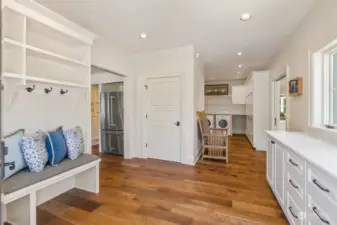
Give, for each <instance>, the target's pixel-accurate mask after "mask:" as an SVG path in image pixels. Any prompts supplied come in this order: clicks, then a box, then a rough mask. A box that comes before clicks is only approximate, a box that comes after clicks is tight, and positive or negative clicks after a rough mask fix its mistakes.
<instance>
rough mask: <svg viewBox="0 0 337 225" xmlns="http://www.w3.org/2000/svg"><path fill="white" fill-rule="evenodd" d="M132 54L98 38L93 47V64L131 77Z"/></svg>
mask: <svg viewBox="0 0 337 225" xmlns="http://www.w3.org/2000/svg"><path fill="white" fill-rule="evenodd" d="M129 58H130V52H129V51H128V50H127V49H126V48H123V47H121V46H120V45H117V44H116V43H113V42H111V41H108V40H106V39H103V38H101V37H97V38H96V39H95V42H94V45H93V47H92V64H93V65H95V66H97V67H101V68H104V69H107V70H110V71H113V72H115V73H118V74H123V75H129V74H130V73H129V71H130V66H129V65H130V64H129Z"/></svg>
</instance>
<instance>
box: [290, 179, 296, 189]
mask: <svg viewBox="0 0 337 225" xmlns="http://www.w3.org/2000/svg"><path fill="white" fill-rule="evenodd" d="M289 183H290V184H291V185H292V186H293V187H294V188H296V189H298V186H297V185H296V184H295V183H294V181H293V180H292V179H290V180H289Z"/></svg>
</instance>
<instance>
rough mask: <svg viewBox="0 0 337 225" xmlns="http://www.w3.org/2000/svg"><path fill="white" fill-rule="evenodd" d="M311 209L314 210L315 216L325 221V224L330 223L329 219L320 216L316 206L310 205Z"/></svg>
mask: <svg viewBox="0 0 337 225" xmlns="http://www.w3.org/2000/svg"><path fill="white" fill-rule="evenodd" d="M312 211H314V213H315V214H316V216H317V217H318V218H319V219H320V220H321V221H322V222H323V223H325V224H328V225H329V224H330V222H329V221H327V220H326V219H324V218H323V217H322V216H321V214H319V211H318V209H317V208H316V207H312Z"/></svg>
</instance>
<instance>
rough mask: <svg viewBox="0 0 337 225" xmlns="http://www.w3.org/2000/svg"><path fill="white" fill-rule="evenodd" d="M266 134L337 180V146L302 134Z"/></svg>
mask: <svg viewBox="0 0 337 225" xmlns="http://www.w3.org/2000/svg"><path fill="white" fill-rule="evenodd" d="M266 133H267V134H268V135H269V136H271V137H272V138H274V139H275V140H277V141H279V142H280V143H282V144H283V145H284V146H286V147H287V148H289V149H291V150H293V151H294V152H295V153H297V154H298V155H300V156H302V157H303V158H304V159H306V160H307V161H308V162H310V163H312V164H314V165H315V166H317V167H319V168H321V169H322V170H325V171H326V172H328V173H329V174H330V175H331V176H334V177H335V178H337V146H335V145H332V144H330V143H327V142H324V141H321V140H318V139H315V138H313V137H310V136H308V135H307V134H305V133H300V132H286V131H266Z"/></svg>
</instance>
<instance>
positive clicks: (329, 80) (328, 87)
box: [323, 51, 337, 127]
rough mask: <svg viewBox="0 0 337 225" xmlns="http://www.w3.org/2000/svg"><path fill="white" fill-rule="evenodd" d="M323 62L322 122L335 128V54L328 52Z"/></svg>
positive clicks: (336, 57)
mask: <svg viewBox="0 0 337 225" xmlns="http://www.w3.org/2000/svg"><path fill="white" fill-rule="evenodd" d="M324 61H325V62H324V64H325V66H324V68H323V71H324V84H325V85H324V86H325V88H324V96H323V97H324V102H325V106H324V109H325V112H324V115H325V116H324V117H325V118H324V122H325V125H331V126H336V127H337V52H336V51H328V52H327V53H326V54H325V56H324Z"/></svg>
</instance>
